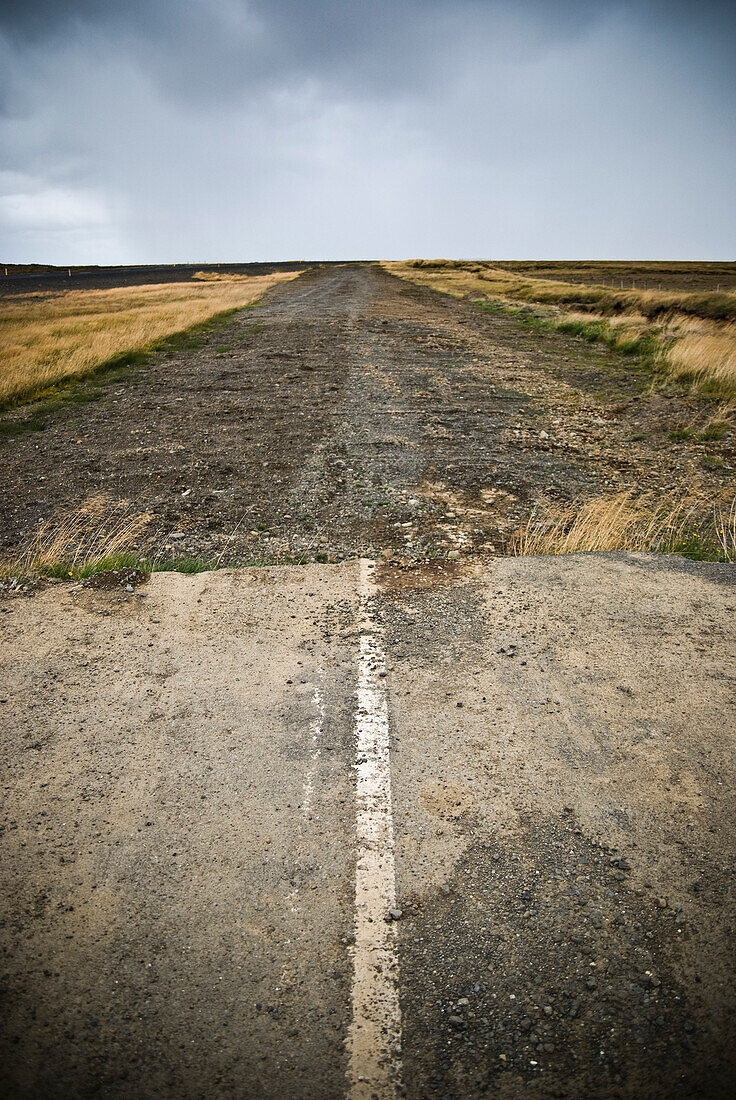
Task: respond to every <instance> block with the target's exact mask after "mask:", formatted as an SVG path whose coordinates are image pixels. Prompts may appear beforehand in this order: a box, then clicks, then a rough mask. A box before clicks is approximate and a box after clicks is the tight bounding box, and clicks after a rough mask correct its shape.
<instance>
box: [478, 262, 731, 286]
mask: <svg viewBox="0 0 736 1100" xmlns="http://www.w3.org/2000/svg"><path fill="white" fill-rule="evenodd" d="M494 266H495V267H498V268H501V269H502V270H503V271H508V272H513V273H514V274H516V275H523V276H529V275H531V276H533V277H534V278H537V279H558V280H562V281H563V282H567V283H587V284H590V285H593V286H607V287H612V288H613V289H616V290H629V289H638V290H670V291H686V292H689V291H706V292H708V293H711V292H713V291H715V292H716V293H718V292H719V291H722V290H726V291H727V290H736V263H706V262H697V263H696V262H690V261H680V260H656V261H649V262H637V261H631V260H626V261H621V260H498V261H494Z"/></svg>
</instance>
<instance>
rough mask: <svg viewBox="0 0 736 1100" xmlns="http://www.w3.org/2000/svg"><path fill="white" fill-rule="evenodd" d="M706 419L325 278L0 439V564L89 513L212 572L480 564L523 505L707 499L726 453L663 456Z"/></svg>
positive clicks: (528, 345)
mask: <svg viewBox="0 0 736 1100" xmlns="http://www.w3.org/2000/svg"><path fill="white" fill-rule="evenodd" d="M708 408H710V410H711V412H712V405H710V406H706V405H705V404H704V402H703V401H702V399H698V398H695V397H693V396H689V395H688V394H687V393H686V391H684V390H683V389H682V388H681V387H680V388H676V387H675V388H673V387H670V388H667V387H663V386H658V387H655V388H654V389H653V388H652V375H651V373H650V372H649V371H648V370H647V369H645V368H643V367H640V366H637V361H636V360H635V359H634V358H632V357H626V356H623V355H621V354H619V353H615V352H611V351H609V350H607V349H605V348H604V347H602V346H592V345H590V344H589V343H587V342H585V341H582V340H580V339H576V338H572V337H566V336H563V335H561V334H560V333H556V332H544V331H540V330H536V329H529V327H528V326H525V325H523V324H522V323H521V322H520V321H519V320H518V319H516V318H514V317H510V316H507V315H504V314H501V313H496V314H491V313H487V312H484V311H482V310H480V309H478V308H477V307H476V306H474V305H472V304H471V303H465V302H460V301H455V300H454V299H452V298H449V297H447V296H445V295H439V294H437V293H435V292H433V291H430V290H428V289H426V288H423V287H418V286H414V285H412V284H410V283H406V282H403V281H401V280H399V279H397V278H394V277H392V276H390V275H388V274H387V273H385V272H384V271H382V270H381V269H379V268H376V267H370V266H344V267H334V268H325V269H320V270H318V271H314V272H308V273H305V274H303V275H301V276H300V277H299V279H298V280H297V281H296V282H295V283H294V284H289V285H288V286H283V287H280V288H274V289H273V290H271V291H269V292H268V293H267V294H266V295H265V296H264V298H263V300H262V303H261V305H260V306H259V307H258V308H256V309H251V310H245V311H243V312H242V313H240V314H239V315H237V316H236V317H235V319H232V320H230V321H228V322H227V323H226V324H223V325H220V326H218V327H217V328H215V329H213V331H211V332H210V333H209V334H208V335H207V336H205V337H204V339H203V342H202V344H201V346H200V347H199V348H195V349H191V348H189V349H184V350H181V351H177V352H173V353H172V354H171V355H169V356H163V357H161V356H160V357H158V358H157V359H154V361H153V362H152V363H151V364H150V365H149V366H148V367H146V368H143V369H136V370H133V371H129V372H127V373H124V374H123V375H122V376H120V377H119V378H118V380H117V381H115V382H113V383H111V382H110V381H109V380H108V379H106V376H104V375H103V376H101V377H100V378H99V379H97V380H92V381H90V382H87V383H84V384H80V385H79V386H78V387H77V388H76V389H75V390H74V391H73V392H72V394H71V397H70V398H69V399H68V400H67V401H65V402H62V403H61V404H59V403H58V402H57V403H56V404H55V405H54V406H53V407H52V408H51V409H50V411H48V412H44V408H43V406H41V407H40V409H39V407H37V406H36V407H34V406H32V407H31V408H30V411H29V410H26V409H23V408H21V409H18V410H16V411H14V412H12V413H6V414H5V415H4V416H3V417H2V418H0V453H1V454H2V462H3V476H4V478H5V484H6V490H5V491H4V492H3V493H2V495H1V496H0V539H1V540H2V542H1V543H0V549H5V550H12V549H13V548H15V547H17V546H18V545H19V544H20V543H21V542H22V540H23V537H24V536H23V532H28V531H29V530H31V529H32V528H33V526H34V525H35V523H36V522H37V520H38V519H39V518H41V517H46V518H47V517H48V516H49V514H50V513H51V512H52V511H53V509H54V508H56V507H58V506H63V505H75V504H78V503H79V501H80V500H83V499H86V498H87V497H88V496H89V495H90V494H91V493H92V492H97V491H105V492H108V493H110V494H111V495H113V496H114V497H125V498H129V499H132V500H134V501H136V502H137V503H138V504H139V505H140V506H141V508H142V509H151V510H152V511H153V513H154V514H155V522H154V524H153V525H152V527H151V531H150V540H149V541H150V545H151V546H152V547H153V546H155V547H161V546H166V545H167V544H168V545H171V546H172V547H173V549H174V550H176V551H183V552H189V553H193V554H204V555H212V556H213V558H215V557H219V556H220V555H222V559H221V560H223V561H225V562H228V561H232V562H238V561H243V560H251V559H256V560H265V561H272V560H282V559H283V558H284V557H288V556H290V555H291V556H296V557H298V558H301V557H303V556H307V557H310V556H314V555H315V554H317V553H324V554H327V555H328V556H330V557H343V556H345V555H346V554H351V553H356V552H359V553H363V552H368V551H382V550H386V549H388V550H393V551H395V552H397V553H399V552H400V553H402V554H405V555H408V556H410V557H411V556H419V557H426V556H427V555H428V554H447V553H449V552H452V551H453V550H459V551H460V552H463V553H464V552H468V551H472V552H474V553H477V554H483V555H493V554H494V553H497V552H502V551H503V548H504V547H505V545H506V543H507V540H508V538H509V535H510V533H511V532H512V531H513V530H514V529H515V527H516V526H517V525H518V522H519V520H520V519H521V518H523V517H525V516H526V515H527V514H528V512H529V510H530V509H531V507H532V505H533V504H534V502H535V501H537V500H540V499H547V500H551V501H555V502H559V503H565V502H568V501H570V500H571V499H575V498H579V497H582V496H586V495H588V496H595V495H601V494H606V493H612V492H615V491H617V490H619V489H632V490H635V491H637V490H638V491H645V490H651V491H653V492H656V493H658V494H662V493H666V492H671V493H672V494H673V495H674V496H675V497H679V496H681V495H684V494H685V493H687V492H689V491H691V490H692V489H693V488H697V489H698V490H699V491H701V492H702V493H703V495H708V494H711V495H712V494H717V493H718V492H721V491H723V490H725V489H727V488H728V487H729V486H731V485H732V484H733V478H734V474H733V467H734V460H735V459H736V441H735V439H734V433H733V432H730V433H728V434H727V435H726V436H725V437H724V438H722V439H720V440H711V441H710V442H697V441H696V440H695V439H686V440H679V441H673V440H672V439H670V434H671V433H672V432H673V431H675V430H677V429H678V428H680V427H682V426H683V425H689V424H691V423H693V422H695V423H699V422H700V423H702V421H703V419H704V418H705V419H707V416H708V415H709V413H708V412H707V409H708ZM28 429H32V430H28ZM174 536H176V537H174ZM171 552H172V551H167V553H171Z"/></svg>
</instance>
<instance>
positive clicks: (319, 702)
mask: <svg viewBox="0 0 736 1100" xmlns="http://www.w3.org/2000/svg"><path fill="white" fill-rule="evenodd" d="M317 677H318V679H319V680H321V679H322V669H321V668H318V669H317ZM314 709H315V712H316V713H315V717H314V718H313V719H312V721H311V722H310V725H309V732H310V740H311V746H310V750H309V769H308V771H307V775H306V778H305V780H304V795H303V798H302V814H303V816H304V817H306V818H309V817H311V816H312V796H313V795H314V778H315V774H316V772H317V768H318V767H319V760H320V757H321V755H322V749H321V748H320V742H321V740H322V733H323V727H324V720H325V707H324V701H323V699H322V692H321V690H320V687H319V684H318V685H317V686H316V687H315V689H314Z"/></svg>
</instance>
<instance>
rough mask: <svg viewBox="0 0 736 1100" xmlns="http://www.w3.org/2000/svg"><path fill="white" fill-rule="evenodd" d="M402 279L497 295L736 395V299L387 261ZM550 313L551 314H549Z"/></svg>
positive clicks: (461, 265) (479, 266)
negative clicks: (523, 304)
mask: <svg viewBox="0 0 736 1100" xmlns="http://www.w3.org/2000/svg"><path fill="white" fill-rule="evenodd" d="M384 266H385V268H386V269H387V270H388V271H390V272H392V273H393V274H394V275H398V276H399V277H400V278H403V279H408V280H410V281H411V282H415V283H419V284H420V285H422V286H429V287H432V288H433V289H435V290H439V291H442V292H444V293H446V294H452V295H454V296H455V297H470V298H476V299H483V298H489V297H490V298H493V299H494V300H497V301H501V302H504V303H506V304H509V305H513V304H517V305H518V303H519V302H524V303H529V304H533V305H535V306H539V307H541V308H542V314H543V316H544V319H545V320H546V321H547V322H548V323H550V324H551V325H553V326H555V327H559V328H563V329H564V328H567V329H568V330H571V331H574V326H575V325H577V326H578V327H579V329H580V330H581V332H582V331H583V330H584V329H585V328H586V327H587V329H588V335H591V334H592V335H594V336H595V337H596V338H600V339H603V340H605V342H606V343H608V344H609V345H610V346H612V347H616V348H619V349H621V350H624V351H630V350H641V349H643V347H644V343H643V342H644V341H648V344H647V350H648V352H649V354H650V355H651V354H652V353H654V357H655V359H656V363H657V365H658V367H659V368H660V369H662V370H663V371H665V372H666V373H667V374H669V375H670V376H671V377H675V378H690V379H692V380H693V381H694V382H695V383H696V384H697V385H698V386H701V387H705V388H709V389H711V390H713V391H714V392H715V393H717V394H721V395H723V396H727V397H731V396H734V395H736V324H735V323H734V322H733V320H732V318H733V317H734V316H736V294H735V293H734V292H733V291H726V292H723V293H710V294H704V293H697V292H695V293H689V292H685V293H682V292H680V293H678V292H672V291H659V290H612V289H610V288H608V287H604V286H595V285H592V284H591V285H586V284H581V283H565V282H562V281H560V280H556V279H542V278H535V277H533V276H528V275H525V276H519V275H516V274H514V273H513V272H509V271H505V270H503V269H501V268H494V267H493V266H492V265H490V264H483V263H474V262H469V261H460V262H457V263H456V262H453V261H448V260H412V261H409V262H408V263H386V264H385V265H384ZM545 311H546V312H545Z"/></svg>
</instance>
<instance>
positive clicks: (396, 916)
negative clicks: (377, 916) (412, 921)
mask: <svg viewBox="0 0 736 1100" xmlns="http://www.w3.org/2000/svg"><path fill="white" fill-rule="evenodd" d="M403 915H404V913H403V910H401V909H389V911H388V919H389V920H401V918H402V917H403Z"/></svg>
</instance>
